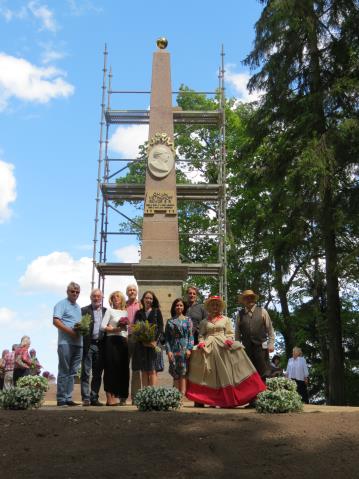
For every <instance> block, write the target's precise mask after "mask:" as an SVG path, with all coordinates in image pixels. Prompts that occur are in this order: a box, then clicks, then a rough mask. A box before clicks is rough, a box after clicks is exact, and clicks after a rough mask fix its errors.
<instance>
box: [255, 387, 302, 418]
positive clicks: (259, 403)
mask: <svg viewBox="0 0 359 479" xmlns="http://www.w3.org/2000/svg"><path fill="white" fill-rule="evenodd" d="M266 385H267V390H266V391H263V392H261V393H260V394H258V396H257V399H256V411H257V412H259V413H286V412H299V411H301V410H302V409H303V403H302V400H301V397H300V395H299V394H298V393H297V385H296V383H295V382H294V381H292V380H291V379H286V378H272V379H267V382H266Z"/></svg>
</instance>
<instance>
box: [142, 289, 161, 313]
mask: <svg viewBox="0 0 359 479" xmlns="http://www.w3.org/2000/svg"><path fill="white" fill-rule="evenodd" d="M146 294H151V295H152V298H153V301H152V308H156V309H159V308H160V303H159V301H158V298H157V296H156V295H155V293H154V292H153V291H150V290H148V291H145V292H144V293H143V295H142V298H141V304H142V307H143V309H145V302H144V299H145V296H146Z"/></svg>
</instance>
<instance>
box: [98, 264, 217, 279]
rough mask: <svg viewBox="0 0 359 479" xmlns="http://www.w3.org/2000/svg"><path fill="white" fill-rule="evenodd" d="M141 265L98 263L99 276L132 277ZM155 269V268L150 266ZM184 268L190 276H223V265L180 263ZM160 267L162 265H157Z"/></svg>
mask: <svg viewBox="0 0 359 479" xmlns="http://www.w3.org/2000/svg"><path fill="white" fill-rule="evenodd" d="M139 265H141V263H96V268H97V271H98V272H99V274H100V275H101V276H102V277H104V276H132V275H133V266H134V267H136V266H139ZM148 266H150V267H151V269H152V268H153V266H151V265H148ZM176 266H180V267H182V268H187V269H188V271H187V273H188V276H215V277H218V276H220V275H221V274H222V269H223V267H222V265H221V264H219V263H213V264H209V263H179V265H176ZM156 267H157V268H158V267H160V265H156Z"/></svg>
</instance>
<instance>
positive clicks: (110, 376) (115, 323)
mask: <svg viewBox="0 0 359 479" xmlns="http://www.w3.org/2000/svg"><path fill="white" fill-rule="evenodd" d="M108 302H109V303H110V306H111V307H110V308H108V309H107V310H106V313H105V315H104V317H103V320H102V323H101V330H102V331H105V332H106V343H105V365H104V366H105V367H104V376H103V382H104V389H105V391H106V397H107V402H106V406H118V405H119V406H122V405H125V404H126V399H127V397H128V383H129V376H130V374H129V362H128V345H127V336H128V333H127V325H126V323H127V322H128V319H127V311H126V299H125V297H124V295H123V294H122V293H121V292H120V291H114V292H113V293H111V295H110V298H109V300H108ZM116 398H120V402H118V401H117V399H116Z"/></svg>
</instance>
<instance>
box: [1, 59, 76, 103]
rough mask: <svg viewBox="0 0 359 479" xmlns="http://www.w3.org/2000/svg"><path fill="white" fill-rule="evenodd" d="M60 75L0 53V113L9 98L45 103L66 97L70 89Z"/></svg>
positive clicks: (49, 69) (57, 72) (62, 75)
mask: <svg viewBox="0 0 359 479" xmlns="http://www.w3.org/2000/svg"><path fill="white" fill-rule="evenodd" d="M63 77H64V73H63V72H62V71H60V70H58V69H57V68H54V67H37V66H36V65H33V64H31V63H30V62H28V61H27V60H25V59H23V58H16V57H13V56H10V55H7V54H5V53H0V110H1V109H4V108H5V107H6V105H7V102H8V100H9V99H10V98H11V97H16V98H18V99H20V100H25V101H33V102H38V103H47V102H49V101H50V100H52V99H53V98H57V97H67V96H69V95H72V94H73V93H74V87H73V85H71V84H70V83H67V82H66V81H65V80H64V78H63Z"/></svg>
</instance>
